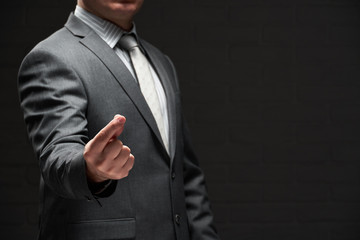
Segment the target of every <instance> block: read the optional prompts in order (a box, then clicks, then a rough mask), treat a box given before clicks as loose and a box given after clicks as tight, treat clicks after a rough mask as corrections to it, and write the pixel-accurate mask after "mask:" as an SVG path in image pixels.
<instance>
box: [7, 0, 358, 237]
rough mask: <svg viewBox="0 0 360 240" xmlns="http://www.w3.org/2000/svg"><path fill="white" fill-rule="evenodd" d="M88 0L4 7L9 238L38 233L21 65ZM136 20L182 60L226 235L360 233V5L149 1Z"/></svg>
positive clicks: (190, 110)
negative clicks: (18, 86) (20, 91)
mask: <svg viewBox="0 0 360 240" xmlns="http://www.w3.org/2000/svg"><path fill="white" fill-rule="evenodd" d="M75 3H76V1H75V0H31V1H30V0H12V1H5V2H3V3H1V10H0V26H1V38H0V43H1V44H0V53H1V55H0V76H1V88H0V91H1V92H0V107H1V112H2V114H1V117H0V131H1V138H0V144H1V145H0V151H1V161H0V196H1V197H0V235H1V238H4V239H14V240H17V239H19V240H20V239H35V236H36V231H37V204H38V180H39V171H38V169H37V161H36V160H35V158H34V156H33V154H32V150H31V148H30V145H29V143H28V140H27V135H26V131H25V126H24V123H23V120H22V114H21V112H20V109H19V102H18V96H17V90H16V75H17V71H18V68H19V65H20V63H21V60H22V59H23V57H24V56H25V54H26V53H27V52H28V51H30V49H31V48H32V47H33V46H34V45H35V44H36V43H37V42H39V41H40V40H42V39H44V38H45V37H47V36H48V35H50V34H51V33H52V32H54V31H55V30H57V29H59V28H60V27H62V26H63V24H64V23H65V21H66V19H67V17H68V15H69V13H70V11H73V9H74V7H75ZM136 23H137V28H138V33H139V35H140V36H141V37H143V38H145V39H146V40H148V41H150V42H151V43H153V44H154V45H156V46H158V47H159V48H160V49H161V50H162V51H163V52H165V53H166V54H168V55H169V56H170V57H171V58H172V60H173V61H174V63H175V65H176V67H177V70H178V75H179V76H180V81H181V87H182V94H183V101H184V106H185V110H186V117H187V119H188V121H189V124H190V127H191V130H192V134H193V139H194V143H195V147H196V149H197V152H198V155H199V156H200V161H201V165H202V167H203V169H204V170H205V173H206V177H207V183H208V189H209V194H210V198H211V200H212V206H213V210H214V213H215V218H216V223H217V227H218V230H219V232H220V235H221V236H222V238H223V239H246V240H270V239H276V240H281V239H286V240H289V239H291V240H296V239H299V240H300V239H301V240H302V239H306V240H312V239H316V240H323V239H324V240H350V239H351V240H352V239H354V240H355V239H360V174H359V173H360V161H359V160H360V125H359V120H360V91H359V90H360V67H359V63H360V48H359V47H360V44H359V41H360V29H359V27H360V4H359V1H358V0H263V1H262V0H222V1H215V0H181V1H180V0H172V1H165V0H148V1H145V4H144V6H143V9H142V11H141V12H140V13H139V14H138V16H137V18H136ZM130 147H131V146H130Z"/></svg>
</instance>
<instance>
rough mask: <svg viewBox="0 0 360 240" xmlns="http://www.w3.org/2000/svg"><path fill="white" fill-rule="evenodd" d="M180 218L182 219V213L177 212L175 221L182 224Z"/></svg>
mask: <svg viewBox="0 0 360 240" xmlns="http://www.w3.org/2000/svg"><path fill="white" fill-rule="evenodd" d="M180 220H181V217H180V215H179V214H176V215H175V222H176V224H177V225H180Z"/></svg>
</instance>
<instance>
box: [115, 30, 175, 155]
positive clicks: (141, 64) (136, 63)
mask: <svg viewBox="0 0 360 240" xmlns="http://www.w3.org/2000/svg"><path fill="white" fill-rule="evenodd" d="M118 44H119V46H120V47H121V48H122V49H124V50H126V51H128V52H129V55H130V58H131V62H132V65H133V67H134V70H135V73H136V77H137V80H138V82H139V85H140V89H141V92H142V94H143V96H144V98H145V100H146V102H147V104H148V106H149V107H150V110H151V112H152V114H153V116H154V118H155V121H156V124H157V126H158V129H159V131H160V135H161V138H162V140H163V143H164V145H165V148H166V150H167V152H169V140H168V139H167V138H166V134H165V127H164V119H163V116H162V114H161V108H160V102H159V97H158V95H157V92H156V89H155V83H154V79H153V77H152V74H151V71H150V66H149V61H148V60H147V58H146V57H145V55H144V54H143V53H142V52H141V50H140V48H139V45H138V43H137V41H136V39H135V37H134V36H133V35H131V34H128V35H124V36H122V37H121V39H120V40H119V43H118Z"/></svg>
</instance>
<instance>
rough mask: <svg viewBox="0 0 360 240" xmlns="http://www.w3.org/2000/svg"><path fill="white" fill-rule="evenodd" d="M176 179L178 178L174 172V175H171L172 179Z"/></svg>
mask: <svg viewBox="0 0 360 240" xmlns="http://www.w3.org/2000/svg"><path fill="white" fill-rule="evenodd" d="M175 177H176V174H175V172H172V173H171V178H172V179H173V180H174V179H175Z"/></svg>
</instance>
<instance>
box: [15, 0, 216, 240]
mask: <svg viewBox="0 0 360 240" xmlns="http://www.w3.org/2000/svg"><path fill="white" fill-rule="evenodd" d="M141 5H142V0H78V6H77V7H76V10H75V13H74V14H71V15H70V17H69V19H68V21H67V23H66V24H65V27H64V28H62V29H60V30H59V31H57V32H56V33H54V34H53V35H51V36H50V37H49V38H47V39H46V40H44V41H42V42H41V43H39V44H38V45H37V46H36V47H35V48H34V49H33V50H32V51H31V52H30V53H29V54H28V55H27V56H26V57H25V59H24V61H23V63H22V65H21V68H20V71H19V95H20V101H21V107H22V109H23V111H24V119H25V122H26V125H27V129H28V132H29V137H30V140H31V143H32V145H33V148H34V150H35V153H36V156H37V158H38V160H39V165H40V170H41V182H40V191H41V199H40V201H41V206H40V231H39V239H47V240H49V239H77V240H80V239H94V240H95V239H140V240H143V239H144V240H147V239H154V240H155V239H156V240H171V239H178V240H185V239H192V240H195V239H197V240H200V239H203V240H207V239H208V240H213V239H218V236H217V233H216V230H215V228H214V226H213V217H212V212H211V210H210V204H209V200H208V197H207V192H206V188H205V182H204V175H203V173H202V171H201V170H200V168H199V166H198V162H197V159H196V157H195V155H194V152H193V149H192V146H191V143H190V140H189V134H188V130H187V127H186V124H185V123H184V121H183V118H182V109H181V103H180V91H179V85H178V80H177V76H176V72H175V69H174V66H173V64H172V62H171V61H170V59H169V58H168V57H167V56H166V55H164V54H163V53H161V52H160V51H159V50H158V49H157V48H155V47H154V46H152V45H151V44H149V43H147V42H146V41H144V40H143V39H140V38H139V37H138V36H137V33H136V29H135V26H134V24H133V22H132V19H133V16H134V15H135V13H136V12H137V11H138V10H139V8H140V7H141ZM124 39H125V40H124ZM147 84H149V85H147ZM144 86H145V87H144ZM149 89H150V90H151V91H149ZM155 92H156V93H155ZM154 96H156V97H155V98H154ZM125 117H126V118H125ZM125 122H126V123H125ZM124 144H126V145H127V146H129V147H127V146H125V145H124ZM130 148H131V150H130ZM135 159H136V160H135Z"/></svg>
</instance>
